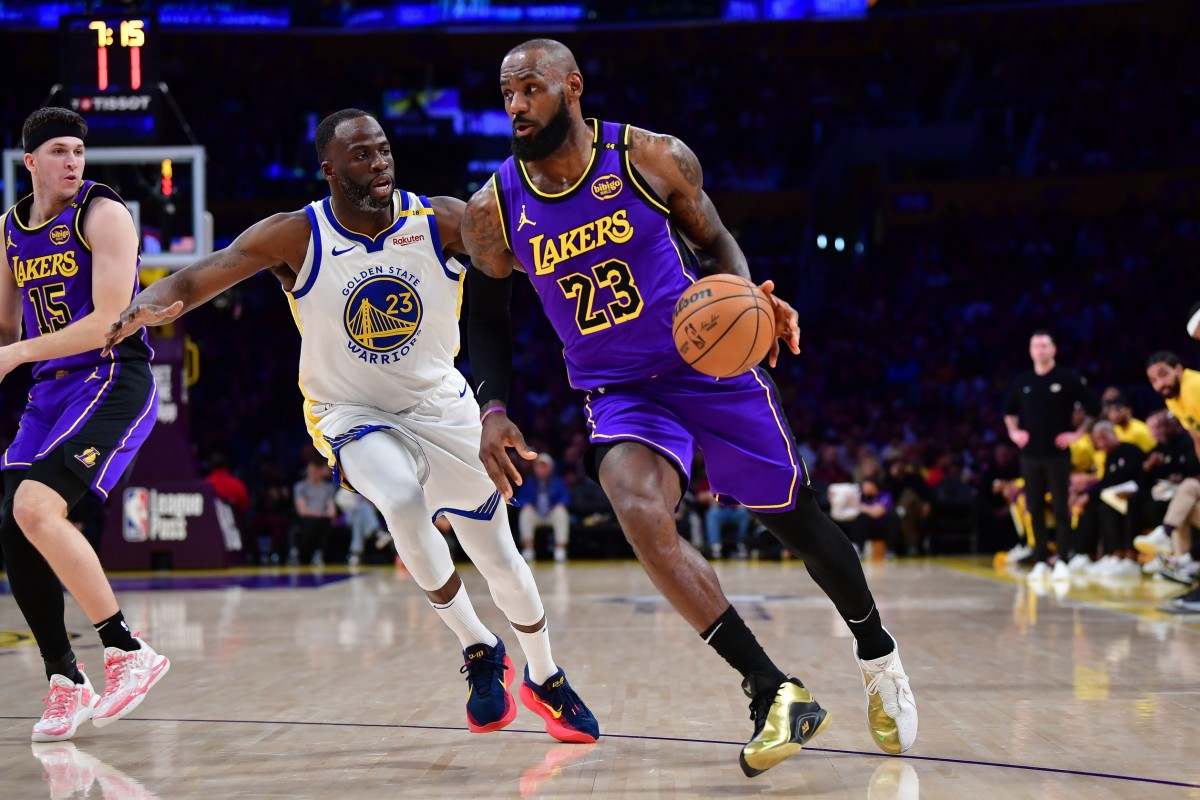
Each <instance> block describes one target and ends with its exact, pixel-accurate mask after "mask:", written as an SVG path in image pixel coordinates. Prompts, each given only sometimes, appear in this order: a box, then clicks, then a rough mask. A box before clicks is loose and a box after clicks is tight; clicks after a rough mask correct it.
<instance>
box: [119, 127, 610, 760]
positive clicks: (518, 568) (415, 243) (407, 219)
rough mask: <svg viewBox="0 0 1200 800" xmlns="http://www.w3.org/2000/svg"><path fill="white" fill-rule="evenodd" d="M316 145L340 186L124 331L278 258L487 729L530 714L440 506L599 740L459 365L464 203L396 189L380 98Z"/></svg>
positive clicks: (538, 684)
mask: <svg viewBox="0 0 1200 800" xmlns="http://www.w3.org/2000/svg"><path fill="white" fill-rule="evenodd" d="M316 144H317V155H318V157H319V158H320V161H321V170H322V171H323V173H324V175H325V177H326V180H327V182H328V184H329V191H330V194H329V196H328V197H326V198H325V199H323V200H320V201H317V202H314V203H310V204H309V205H308V206H306V207H305V208H303V209H301V210H300V211H295V212H290V213H282V214H276V215H274V216H272V217H268V218H267V219H265V220H263V221H261V222H259V223H258V224H256V225H254V226H252V227H251V228H249V229H248V230H247V231H245V232H244V233H243V234H242V235H241V236H239V237H238V238H237V239H235V240H234V241H233V243H232V244H230V245H229V247H227V248H225V249H224V250H220V251H218V252H216V253H213V254H212V255H210V256H208V257H207V258H205V259H203V260H201V261H199V262H197V263H196V264H193V265H191V266H189V267H187V268H186V269H184V270H181V271H179V272H177V273H175V274H174V275H172V276H170V277H169V278H166V279H164V280H162V281H160V282H158V283H156V284H154V285H153V286H151V287H150V288H148V289H147V290H145V291H144V292H142V293H141V294H139V295H138V296H137V297H135V298H134V300H133V302H132V303H131V304H130V306H129V307H128V308H127V309H126V310H125V311H124V312H123V313H122V315H121V319H120V320H119V321H118V322H117V323H116V324H115V325H114V326H113V330H112V331H111V332H110V336H109V343H110V346H111V345H114V344H115V343H117V342H119V341H120V340H121V339H123V338H124V337H126V336H128V335H130V334H131V333H133V332H134V331H136V330H137V329H138V328H140V327H141V326H143V325H159V324H163V323H164V322H167V321H169V320H171V319H174V318H176V317H178V316H179V315H180V314H182V313H184V312H186V311H187V310H189V309H191V308H194V307H195V306H197V305H199V304H201V303H204V302H206V301H207V300H209V299H210V298H212V297H213V296H215V295H216V294H218V293H219V292H221V291H224V290H225V289H227V288H229V287H230V286H233V285H234V284H236V283H238V282H240V281H242V280H244V279H246V278H248V277H250V276H251V275H254V274H255V273H257V272H259V271H261V270H263V269H269V270H271V272H273V273H274V274H275V276H276V277H277V278H278V279H279V282H280V284H281V285H282V286H283V289H284V291H285V295H286V297H287V302H288V303H289V305H290V306H291V309H292V313H293V315H294V317H295V320H296V325H297V327H298V328H299V330H300V339H301V345H300V390H301V392H302V393H303V395H304V420H305V424H306V425H307V427H308V431H309V434H310V435H311V436H312V439H313V444H314V445H315V446H316V448H317V450H319V451H320V452H321V453H322V454H324V455H325V457H326V458H328V459H329V462H330V464H331V466H333V467H334V469H335V474H338V475H340V476H341V478H342V479H343V480H344V482H345V483H346V485H347V486H348V487H350V488H352V489H354V490H356V491H358V492H359V493H361V494H362V495H363V496H364V497H366V498H367V499H368V500H370V501H371V503H372V504H374V505H375V507H376V508H378V509H379V510H380V512H381V513H382V514H383V516H384V519H385V520H386V522H387V525H388V530H389V531H390V532H391V533H392V537H393V538H394V540H395V542H396V549H397V551H398V552H399V554H400V557H401V559H403V561H404V564H405V566H406V567H408V570H409V572H411V573H412V576H413V579H414V580H415V581H416V583H417V584H418V585H419V586H420V587H421V588H422V589H423V590H424V591H425V593H426V596H427V597H428V599H429V601H430V603H431V604H432V605H433V607H434V609H435V610H436V612H437V613H438V615H439V616H440V617H441V618H442V620H443V621H444V622H445V623H446V625H447V626H448V627H449V628H450V629H451V630H452V631H453V632H454V633H455V635H456V636H457V637H458V640H459V644H460V645H461V646H462V649H463V659H464V661H465V666H464V668H463V671H464V672H466V673H467V681H468V684H469V691H468V694H467V723H468V727H469V728H470V730H472V731H474V732H477V733H486V732H489V731H494V730H498V729H500V728H503V727H505V726H506V725H508V724H509V723H510V722H512V721H513V719H514V718H515V717H516V713H517V707H516V703H515V701H514V699H513V697H512V695H511V694H510V692H509V690H508V686H509V685H510V684H511V683H512V681H513V679H514V669H513V664H512V661H511V659H510V658H509V657H508V655H507V653H506V650H505V648H504V643H503V642H502V641H500V639H499V637H497V636H496V635H495V634H494V633H492V632H491V631H489V630H488V629H487V628H486V627H484V626H483V623H482V622H480V620H479V618H478V616H477V615H476V614H475V610H474V608H473V607H472V605H471V601H470V598H469V597H468V596H467V594H466V591H465V589H464V587H463V585H462V581H461V579H460V578H459V576H458V573H457V572H455V569H454V564H453V562H452V560H451V557H450V551H449V549H448V547H447V545H446V542H445V539H444V538H443V537H442V535H441V534H440V533H439V532H438V531H437V529H436V528H435V527H434V525H433V520H434V519H435V518H436V517H438V516H440V515H445V516H447V517H448V518H449V519H450V520H451V521H452V524H453V526H454V530H455V533H456V534H457V536H458V541H459V543H460V544H461V545H462V547H463V550H465V551H466V553H467V555H468V556H469V557H470V558H471V560H472V561H474V562H475V565H476V566H477V567H478V568H479V571H480V572H481V573H482V574H483V576H484V578H485V579H486V580H487V582H488V585H489V589H490V590H491V594H492V597H493V598H494V599H495V601H496V604H497V605H498V606H499V607H500V610H501V611H503V612H504V614H505V616H506V617H507V618H508V620H509V622H510V624H511V625H512V627H513V632H514V634H515V636H516V637H517V640H518V642H519V643H520V645H521V649H522V650H523V651H524V654H525V657H526V661H527V667H526V670H525V678H524V681H523V682H522V685H521V689H520V697H521V700H522V702H523V703H524V704H525V706H526V707H527V708H529V709H530V710H532V711H533V712H534V713H535V714H537V715H538V716H540V717H541V718H542V719H543V720H544V721H545V727H546V731H547V732H548V733H549V734H550V735H551V736H553V737H554V738H556V739H558V740H559V741H564V742H593V741H595V740H596V738H597V737H598V736H599V728H598V726H597V724H596V719H595V717H593V716H592V715H591V712H590V711H588V710H587V707H586V706H585V705H584V704H583V702H582V700H580V699H579V697H578V695H576V694H575V692H574V691H573V690H572V688H571V685H570V684H569V683H568V682H567V680H566V676H565V674H564V673H563V671H562V670H561V669H560V668H559V667H558V665H557V664H556V663H555V661H554V658H553V656H552V654H551V650H550V643H549V638H548V633H547V629H546V617H545V612H544V611H543V608H542V602H541V598H540V596H539V594H538V591H537V586H536V585H535V584H534V581H533V575H532V573H531V572H530V570H529V567H528V565H527V564H526V563H525V560H524V559H523V558H521V555H520V553H519V552H518V551H517V549H516V545H515V543H514V541H513V536H512V532H511V531H510V529H509V523H508V515H507V514H506V513H505V511H504V508H503V506H502V504H501V497H500V495H499V493H498V492H497V491H496V489H495V487H494V486H493V485H492V482H491V480H490V479H489V477H488V475H487V473H486V472H485V471H484V469H483V466H482V465H481V463H480V461H479V437H480V421H479V405H478V404H477V402H476V401H475V397H474V395H473V394H472V393H471V391H470V389H469V387H468V386H467V382H466V379H465V378H463V376H462V375H461V374H460V373H459V372H458V370H456V369H455V368H454V355H455V353H456V352H457V351H458V308H459V303H460V300H461V296H462V283H463V280H464V272H465V270H464V268H463V266H462V264H460V263H459V262H458V261H457V260H456V259H455V258H453V256H452V254H453V253H460V252H462V250H463V247H462V243H461V238H460V234H459V224H460V220H461V218H462V212H463V208H464V203H463V202H462V201H461V200H457V199H455V198H451V197H434V198H432V199H431V198H426V197H422V196H419V195H416V194H413V193H411V192H407V191H404V190H401V189H397V188H395V185H394V183H395V175H394V172H395V166H394V159H393V155H392V149H391V145H390V144H389V143H388V140H387V136H386V134H385V133H384V131H383V129H382V128H381V127H380V125H379V123H378V122H377V121H376V120H375V118H374V117H372V116H371V115H370V114H367V113H366V112H364V111H360V110H358V109H345V110H343V111H339V112H337V113H334V114H331V115H330V116H329V117H326V118H325V119H324V120H323V121H322V122H321V124H320V125H319V126H318V129H317V142H316ZM389 677H390V676H389ZM380 680H381V681H382V680H383V678H382V677H381V678H380ZM497 684H499V686H498V685H497ZM568 709H569V710H571V711H570V713H568V712H567V710H568Z"/></svg>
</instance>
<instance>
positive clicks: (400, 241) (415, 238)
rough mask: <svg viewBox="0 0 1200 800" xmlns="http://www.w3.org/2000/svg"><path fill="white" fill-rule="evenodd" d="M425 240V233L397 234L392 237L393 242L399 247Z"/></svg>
mask: <svg viewBox="0 0 1200 800" xmlns="http://www.w3.org/2000/svg"><path fill="white" fill-rule="evenodd" d="M423 241H425V234H423V233H414V234H413V235H412V236H397V237H395V238H393V239H392V244H394V245H396V246H397V247H404V246H405V245H409V244H416V243H417V242H423Z"/></svg>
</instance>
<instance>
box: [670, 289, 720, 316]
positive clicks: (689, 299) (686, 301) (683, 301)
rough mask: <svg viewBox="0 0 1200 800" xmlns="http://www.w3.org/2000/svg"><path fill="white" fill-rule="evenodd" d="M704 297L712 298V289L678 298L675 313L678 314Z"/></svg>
mask: <svg viewBox="0 0 1200 800" xmlns="http://www.w3.org/2000/svg"><path fill="white" fill-rule="evenodd" d="M706 297H712V289H701V290H700V291H698V292H692V293H691V294H689V295H686V296H684V297H681V298H679V302H678V303H676V304H675V313H676V314H678V313H679V312H680V311H683V310H684V309H685V308H687V307H688V306H690V305H691V304H692V303H694V302H696V301H697V300H703V299H704V298H706Z"/></svg>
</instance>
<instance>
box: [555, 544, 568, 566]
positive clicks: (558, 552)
mask: <svg viewBox="0 0 1200 800" xmlns="http://www.w3.org/2000/svg"><path fill="white" fill-rule="evenodd" d="M554 560H555V561H557V562H558V563H559V564H561V563H563V562H564V561H566V560H567V548H565V547H556V548H554Z"/></svg>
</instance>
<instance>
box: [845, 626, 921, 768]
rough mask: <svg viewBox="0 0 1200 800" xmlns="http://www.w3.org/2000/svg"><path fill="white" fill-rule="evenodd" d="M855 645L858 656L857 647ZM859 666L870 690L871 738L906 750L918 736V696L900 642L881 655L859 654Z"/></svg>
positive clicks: (892, 750)
mask: <svg viewBox="0 0 1200 800" xmlns="http://www.w3.org/2000/svg"><path fill="white" fill-rule="evenodd" d="M884 630H887V629H886V628H885V629H884ZM888 635H889V636H890V635H891V634H888ZM892 641H893V642H894V641H895V637H892ZM852 646H853V647H854V656H855V658H858V647H857V645H852ZM858 668H859V670H860V671H861V672H862V676H863V689H864V690H865V691H866V693H867V727H868V728H870V730H871V738H873V739H874V740H875V744H877V745H878V746H879V749H880V750H882V751H883V752H885V753H891V754H892V755H898V754H900V753H903V752H904V751H906V750H908V749H909V748H910V747H912V746H913V742H915V741H916V740H917V700H916V698H915V697H914V696H913V691H912V687H911V686H909V683H908V675H906V674H905V672H904V665H903V664H901V663H900V645H899V644H897V645H896V646H895V647H894V648H893V649H892V652H890V653H888V654H887V655H886V656H882V657H881V658H874V659H871V660H870V661H864V660H863V659H861V658H859V659H858Z"/></svg>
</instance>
